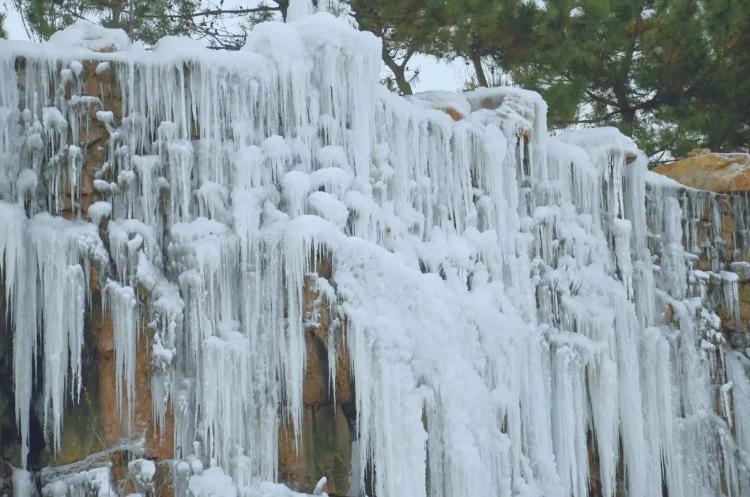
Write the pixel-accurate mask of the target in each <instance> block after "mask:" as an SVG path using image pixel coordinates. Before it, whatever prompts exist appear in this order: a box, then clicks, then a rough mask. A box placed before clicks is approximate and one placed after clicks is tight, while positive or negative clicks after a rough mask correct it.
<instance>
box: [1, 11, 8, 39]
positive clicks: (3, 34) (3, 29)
mask: <svg viewBox="0 0 750 497" xmlns="http://www.w3.org/2000/svg"><path fill="white" fill-rule="evenodd" d="M7 37H8V34H7V33H6V32H5V13H3V12H0V38H7Z"/></svg>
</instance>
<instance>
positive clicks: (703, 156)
mask: <svg viewBox="0 0 750 497" xmlns="http://www.w3.org/2000/svg"><path fill="white" fill-rule="evenodd" d="M654 172H656V173H659V174H663V175H664V176H668V177H670V178H672V179H673V180H675V181H677V182H679V183H682V184H683V185H685V186H689V187H691V188H697V189H699V190H708V191H712V192H717V193H724V192H746V191H750V155H748V154H739V153H737V154H720V153H712V152H710V151H708V150H707V149H696V150H693V151H692V152H691V153H690V154H689V155H688V156H687V157H686V158H684V159H680V160H678V161H675V162H670V163H669V164H664V165H662V166H658V167H656V168H654Z"/></svg>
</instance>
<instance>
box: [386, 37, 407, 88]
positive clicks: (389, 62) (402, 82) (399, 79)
mask: <svg viewBox="0 0 750 497" xmlns="http://www.w3.org/2000/svg"><path fill="white" fill-rule="evenodd" d="M408 60H409V59H408V58H407V59H404V61H403V62H402V63H401V65H398V64H397V63H396V61H395V60H393V57H391V56H390V54H389V53H388V52H387V51H386V49H385V47H383V62H385V65H386V66H388V69H390V70H391V72H392V73H393V76H394V78H396V85H397V86H398V90H399V91H400V92H401V93H402V94H404V95H411V94H412V93H413V92H412V89H411V85H410V84H409V82H408V81H407V80H406V63H407V62H408Z"/></svg>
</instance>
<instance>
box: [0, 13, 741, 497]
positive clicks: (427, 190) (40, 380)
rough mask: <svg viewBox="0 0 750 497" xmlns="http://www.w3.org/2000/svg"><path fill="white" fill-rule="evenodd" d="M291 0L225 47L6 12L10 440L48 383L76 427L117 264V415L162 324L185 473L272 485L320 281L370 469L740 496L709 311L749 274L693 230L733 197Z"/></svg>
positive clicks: (522, 95)
mask: <svg viewBox="0 0 750 497" xmlns="http://www.w3.org/2000/svg"><path fill="white" fill-rule="evenodd" d="M294 4H295V16H294V17H295V18H296V20H294V22H290V23H288V24H281V23H266V24H261V25H259V26H257V27H256V28H255V29H254V30H253V31H252V32H251V33H250V35H249V36H248V40H247V44H246V46H245V48H244V49H243V50H241V51H239V52H234V53H228V52H211V51H208V50H206V49H204V48H202V47H201V46H200V45H197V44H195V43H192V42H190V41H189V40H184V39H176V38H168V39H164V40H161V41H160V42H159V43H158V44H157V45H156V47H154V49H153V50H146V49H145V48H143V47H142V46H140V45H137V44H133V45H130V46H128V44H127V43H126V41H127V40H125V41H123V40H122V36H120V34H119V33H114V34H113V33H111V32H108V31H106V30H101V29H99V30H95V31H96V34H97V35H98V36H99V37H100V38H99V39H98V40H96V45H97V46H96V47H94V46H93V45H91V43H93V42H90V43H89V42H86V41H85V40H84V41H82V40H81V38H77V37H75V36H73V35H71V36H57V37H56V39H53V41H52V42H49V43H47V44H42V45H29V44H24V43H18V42H9V41H0V275H1V276H2V280H1V281H2V282H3V286H4V307H5V318H6V320H7V322H8V326H7V333H12V336H13V342H12V354H13V357H12V368H13V392H14V402H15V416H16V426H17V429H18V431H19V434H20V438H21V440H22V441H21V447H22V451H23V454H22V456H21V457H22V459H21V461H22V464H26V463H27V456H28V454H29V451H30V442H29V439H30V421H29V418H30V416H32V415H35V414H34V413H40V412H41V420H42V423H43V424H44V427H43V432H44V433H45V435H46V437H47V445H48V446H49V447H51V448H52V450H59V449H60V445H61V443H62V438H61V429H62V426H63V423H64V422H65V420H64V416H63V414H64V411H65V405H66V402H68V401H71V402H73V403H75V402H76V399H77V398H78V396H79V394H80V389H81V375H82V363H81V359H80V358H81V350H82V348H83V346H84V341H85V336H86V334H85V330H86V326H87V325H86V322H87V319H89V317H88V316H89V314H90V312H91V309H92V306H93V304H92V297H91V292H92V290H91V288H92V287H93V286H98V288H100V289H101V290H97V291H101V292H103V295H104V298H103V299H102V300H101V305H102V306H103V311H102V312H103V313H104V314H105V315H107V316H110V319H112V323H113V336H114V342H113V343H114V354H115V358H116V368H115V374H116V376H117V378H116V389H117V393H118V397H117V403H118V405H119V404H122V407H120V408H119V412H120V413H121V416H122V417H123V418H126V419H127V418H128V417H129V416H133V409H132V404H133V402H135V401H136V400H137V399H136V398H135V397H136V393H135V391H136V390H135V389H136V386H135V383H136V382H137V380H136V378H135V372H134V368H135V364H136V355H137V354H138V350H139V347H142V346H144V344H145V347H146V350H148V351H149V352H148V353H149V354H150V363H151V376H150V387H149V388H150V392H151V402H152V410H153V413H154V423H155V424H156V425H157V427H156V428H157V429H158V430H159V432H160V433H161V434H162V435H161V436H169V437H173V439H174V454H173V457H174V459H175V460H174V475H175V476H174V478H175V483H174V489H175V494H176V495H179V496H183V495H184V496H187V495H191V496H193V497H203V496H205V497H208V496H209V495H284V492H286V490H283V487H279V486H277V485H273V482H277V481H278V480H279V468H278V457H279V443H280V442H279V431H280V430H282V431H286V432H287V433H289V434H291V437H292V439H293V442H292V444H293V445H294V446H295V447H296V448H297V449H299V447H300V446H301V445H302V437H301V432H302V430H303V426H302V425H303V421H302V411H303V407H302V406H303V402H304V399H303V397H304V392H303V382H304V376H305V371H306V366H307V360H308V359H309V358H308V357H307V352H306V351H307V347H306V334H307V333H311V331H310V329H311V327H312V328H314V327H316V326H318V324H317V323H319V321H320V320H319V319H317V318H316V315H314V314H315V313H314V312H311V311H310V309H306V307H305V304H304V302H305V301H306V298H307V297H306V295H307V293H309V292H311V291H312V290H310V289H311V288H314V290H315V292H314V293H315V295H317V299H318V301H317V304H318V306H319V307H321V308H325V310H326V313H327V315H330V319H329V321H330V324H329V325H328V326H327V331H326V333H328V335H327V336H328V338H327V339H328V340H329V342H330V343H329V346H328V349H327V350H328V355H329V356H328V364H330V365H331V366H330V368H331V370H330V371H329V376H330V377H329V380H328V381H329V383H331V384H332V386H333V387H335V385H336V377H337V372H336V371H335V370H334V369H333V368H334V367H335V365H336V364H338V363H340V361H339V358H340V357H345V358H346V360H347V361H348V368H349V370H350V373H351V381H352V382H353V387H354V392H355V394H356V401H355V406H356V416H355V425H356V426H355V431H356V440H355V441H354V442H353V444H352V457H351V459H352V460H351V468H352V474H351V480H350V493H349V494H348V495H350V496H352V497H355V496H356V497H359V496H362V495H365V494H367V495H371V496H377V497H397V496H409V497H420V496H425V497H427V496H430V497H443V496H445V497H459V496H466V497H475V496H516V495H517V496H540V497H541V496H548V497H553V496H557V497H569V496H570V497H585V496H588V495H601V496H603V497H614V496H615V495H617V496H630V497H642V496H644V497H645V496H662V495H669V496H675V497H691V496H695V497H703V496H709V495H716V496H720V495H726V496H737V497H740V496H742V495H748V493H750V473H749V472H748V468H749V467H748V464H750V459H748V452H747V451H750V410H748V409H749V408H750V379H749V378H748V371H750V359H748V357H747V355H746V353H745V352H744V350H743V349H736V350H735V349H733V348H732V347H731V346H730V345H729V344H728V343H727V340H726V338H725V336H724V334H723V333H722V332H721V319H720V318H719V314H720V313H721V311H722V310H725V309H726V310H727V312H728V315H729V316H732V319H736V320H737V322H738V323H739V317H738V316H739V311H738V307H737V306H739V301H738V299H739V297H738V286H737V285H738V284H737V275H736V271H733V270H732V269H731V268H730V267H727V265H726V264H725V263H724V262H723V261H722V258H721V257H720V254H718V253H714V252H715V249H716V247H715V246H714V245H709V246H702V245H701V240H704V239H709V240H715V239H716V238H717V237H719V238H720V232H721V229H722V227H721V221H720V216H721V213H715V215H714V217H712V218H711V219H713V220H714V223H715V224H716V223H718V225H715V226H714V225H710V223H709V225H705V224H706V223H703V222H702V221H701V220H702V219H704V218H705V217H706V216H707V214H706V212H709V211H711V210H717V209H719V208H718V207H717V205H718V204H717V202H718V201H717V200H716V199H715V198H714V197H712V196H711V195H709V194H707V193H705V192H698V191H695V190H689V189H685V188H683V187H680V185H678V184H676V183H673V182H671V181H670V180H667V179H664V178H660V177H657V176H656V175H655V174H653V173H650V172H648V171H647V167H646V159H645V157H644V156H643V154H642V153H641V152H639V150H638V149H637V147H636V145H635V144H634V143H633V142H632V141H631V140H630V139H628V138H626V137H624V136H622V135H621V134H619V132H617V131H616V130H614V129H594V130H581V131H575V132H569V133H564V134H561V135H557V136H554V137H553V136H549V134H548V132H547V128H546V104H545V102H544V101H542V99H541V98H540V97H539V96H538V95H537V94H535V93H532V92H528V91H524V90H520V89H516V88H493V89H481V90H477V91H475V92H469V93H464V94H459V95H452V94H443V93H428V94H422V95H417V96H414V97H411V98H408V99H407V98H401V97H397V96H394V95H392V94H389V93H388V92H387V91H386V90H385V89H384V88H382V87H380V86H379V85H378V73H379V68H380V50H381V47H380V42H379V40H377V39H376V38H374V37H373V36H372V35H370V34H368V33H363V32H358V31H356V30H354V29H353V28H351V27H350V26H349V25H348V24H347V23H346V22H344V21H343V20H339V19H337V18H335V17H333V16H331V15H329V14H326V13H318V14H314V15H305V14H308V13H309V12H307V11H308V10H311V6H309V7H310V8H309V9H308V5H307V3H306V2H300V1H297V2H294ZM76 26H78V27H77V28H75V29H78V30H81V29H82V28H81V26H79V25H76ZM86 29H89V28H86ZM91 29H93V28H91ZM74 31H75V30H73V31H72V32H74ZM73 34H74V33H73ZM101 47H115V48H117V49H119V50H114V51H92V50H90V48H95V49H100V48H101ZM105 83H106V85H108V86H109V87H111V88H115V89H116V90H112V91H110V90H107V91H105V90H103V89H102V88H103V87H102V85H103V84H105ZM447 109H451V111H452V114H453V115H454V116H455V115H457V116H458V120H454V119H453V118H452V117H451V115H449V114H448V113H446V112H444V111H445V110H447ZM95 127H96V128H97V129H102V130H105V132H106V133H105V132H102V133H103V135H104V136H103V138H102V137H93V135H92V131H91V130H92V129H94V128H95ZM94 138H96V140H98V141H96V140H94ZM96 157H99V159H97V158H96ZM92 164H93V165H92ZM734 209H735V211H736V213H737V215H738V217H743V216H744V217H743V219H747V218H748V213H749V212H750V209H748V208H747V203H746V202H745V203H742V202H739V203H737V205H735V206H734ZM706 231H708V232H709V234H708V235H706V234H705V233H704V232H706ZM717 233H718V234H717ZM735 251H736V252H737V253H738V254H740V255H741V256H742V257H746V254H745V252H744V251H745V246H744V245H743V244H742V243H740V241H738V242H737V245H736V247H735ZM706 254H708V255H706ZM700 257H708V259H707V260H708V262H709V263H710V267H700V264H699V258H700ZM328 263H330V265H331V268H332V271H331V273H330V275H328V276H324V275H322V272H321V271H319V267H320V265H321V264H328ZM717 285H718V286H717ZM316 319H317V320H316ZM144 340H145V342H143V343H141V342H140V341H144ZM139 343H140V344H141V345H139ZM37 390H39V392H40V393H38V394H37V393H35V392H37ZM37 397H38V398H39V399H41V400H40V402H36V401H35V400H34V399H35V398H37ZM113 407H114V406H113ZM167 418H170V419H171V418H173V420H172V421H170V422H167ZM138 461H141V460H138ZM131 466H132V467H131V468H130V469H131V474H134V475H135V476H133V478H135V481H136V482H139V484H142V485H143V488H145V489H148V488H151V487H149V486H148V485H153V482H152V478H153V472H152V468H151V466H149V465H147V464H146V463H143V464H141V462H138V464H137V465H133V463H131ZM204 468H205V469H204ZM18 474H19V475H22V476H19V477H18V479H19V482H20V481H21V479H22V478H25V477H24V476H23V474H25V473H22V471H21V470H19V471H18ZM86 475H88V476H87V478H89V480H90V482H93V483H90V485H98V486H96V487H95V488H96V489H98V491H99V494H98V495H108V494H106V493H104V494H103V493H101V492H103V491H105V490H106V491H107V492H110V491H111V492H114V491H115V490H113V489H111V488H110V486H109V485H107V484H106V480H107V476H106V475H105V476H103V477H102V475H101V474H100V472H96V471H90V472H89V473H86ZM321 476H322V475H321ZM89 480H87V481H89ZM24 481H25V480H24ZM60 481H62V480H60ZM103 481H104V482H105V483H102V482H103ZM269 482H271V483H269ZM62 484H64V485H65V487H64V488H63V487H60V486H59V485H58V486H54V484H52V483H49V484H48V485H52V486H45V487H44V488H45V489H47V490H46V491H47V492H48V494H49V495H54V496H55V497H58V495H71V496H72V495H83V494H76V493H74V491H75V489H76V488H78V487H76V486H75V484H74V483H72V482H71V481H66V482H63V483H62ZM323 484H325V482H323ZM17 488H19V489H22V490H19V492H20V493H19V495H23V496H24V497H25V495H31V493H32V491H33V490H32V487H31V486H30V485H28V484H21V483H19V484H18V485H17ZM60 488H63V490H62V492H63V493H62V494H60V493H55V492H59V491H60ZM89 488H93V487H91V486H90V487H89ZM66 489H67V490H66ZM298 490H299V489H298ZM302 490H308V491H312V489H302ZM143 491H144V492H146V491H147V490H143ZM317 491H318V492H319V491H320V489H317ZM24 492H25V494H24ZM65 492H67V494H66V493H65Z"/></svg>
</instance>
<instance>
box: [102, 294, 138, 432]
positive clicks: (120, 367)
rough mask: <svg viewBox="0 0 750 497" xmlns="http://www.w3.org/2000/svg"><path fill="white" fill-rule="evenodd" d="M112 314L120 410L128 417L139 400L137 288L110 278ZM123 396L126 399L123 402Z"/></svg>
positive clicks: (108, 298)
mask: <svg viewBox="0 0 750 497" xmlns="http://www.w3.org/2000/svg"><path fill="white" fill-rule="evenodd" d="M105 293H106V296H107V299H106V300H107V305H108V308H109V312H110V313H111V316H112V324H113V326H112V328H113V333H114V345H115V389H116V391H117V410H118V412H119V413H120V415H121V416H122V414H123V413H125V414H126V415H127V418H125V419H127V420H131V419H132V418H133V405H134V402H135V364H136V352H137V350H138V340H139V338H138V336H139V334H140V333H139V323H138V301H137V300H136V296H135V293H134V292H133V288H132V287H129V286H120V285H119V284H118V283H117V282H115V281H109V282H108V283H107V286H106V288H105ZM123 399H124V400H125V402H123Z"/></svg>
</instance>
